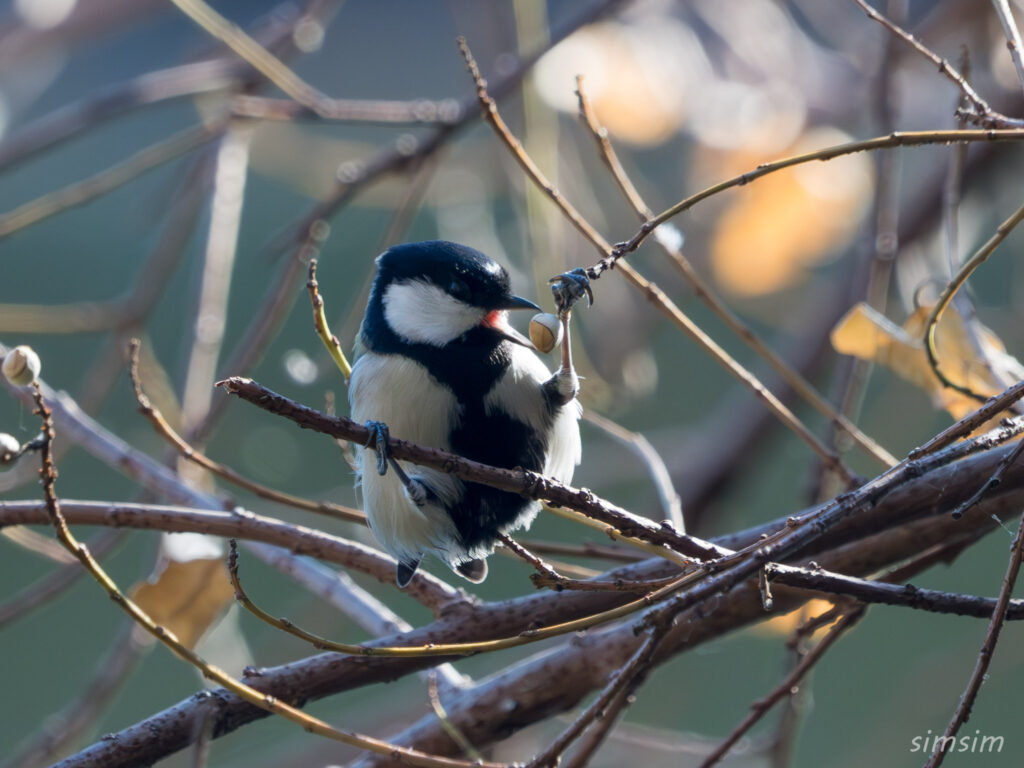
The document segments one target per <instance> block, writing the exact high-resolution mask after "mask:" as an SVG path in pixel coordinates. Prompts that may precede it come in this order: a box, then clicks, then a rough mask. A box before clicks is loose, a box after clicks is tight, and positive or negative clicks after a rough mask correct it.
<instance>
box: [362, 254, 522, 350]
mask: <svg viewBox="0 0 1024 768" xmlns="http://www.w3.org/2000/svg"><path fill="white" fill-rule="evenodd" d="M370 303H371V308H372V307H373V305H374V303H377V305H378V307H379V310H380V312H381V314H382V319H383V321H384V323H386V324H387V327H388V329H389V330H390V331H391V332H392V333H394V334H395V335H396V336H397V337H398V338H399V339H401V340H402V341H404V342H407V343H414V344H429V345H431V346H435V347H443V346H446V345H447V344H450V343H451V342H453V341H455V340H456V339H458V338H460V337H462V336H463V335H464V334H467V333H469V332H470V331H472V330H474V329H476V328H482V329H485V331H492V332H493V333H494V334H496V336H500V337H504V338H506V339H508V340H510V341H514V342H515V343H517V344H522V345H523V346H526V347H529V348H530V349H532V348H533V345H532V344H531V343H530V341H529V340H528V339H526V338H525V337H524V336H522V335H521V334H520V333H518V332H517V331H516V330H515V329H514V328H512V326H511V325H509V324H508V317H507V315H508V310H510V309H534V310H539V309H540V308H539V307H538V306H537V305H536V304H534V303H533V302H532V301H527V300H526V299H522V298H520V297H518V296H515V295H513V294H512V291H511V288H510V286H509V279H508V273H507V272H506V271H505V269H504V268H503V267H502V266H501V265H500V264H498V263H497V262H496V261H494V260H493V259H490V258H488V257H487V256H484V255H483V254H482V253H480V252H479V251H475V250H473V249H472V248H467V247H466V246H464V245H458V244H456V243H450V242H447V241H445V240H432V241H428V242H423V243H406V244H404V245H397V246H394V247H392V248H389V249H388V250H387V251H385V252H384V253H383V254H381V255H380V256H379V257H377V277H376V280H375V281H374V286H373V294H372V296H371V299H370Z"/></svg>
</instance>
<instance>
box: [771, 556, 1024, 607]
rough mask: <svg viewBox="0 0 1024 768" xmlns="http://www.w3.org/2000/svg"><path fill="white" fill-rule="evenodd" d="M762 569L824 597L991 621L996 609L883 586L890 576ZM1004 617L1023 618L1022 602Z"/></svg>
mask: <svg viewBox="0 0 1024 768" xmlns="http://www.w3.org/2000/svg"><path fill="white" fill-rule="evenodd" d="M765 570H766V571H767V573H768V579H769V580H770V581H774V582H777V583H779V584H786V585H787V586H790V587H798V588H800V589H809V590H814V591H816V592H821V593H824V594H826V595H841V596H844V597H851V598H853V599H855V600H857V601H859V602H862V603H878V604H881V605H898V606H903V607H905V608H913V609H916V610H921V611H930V612H932V613H945V614H953V615H956V616H974V617H976V618H979V619H987V618H990V617H991V616H992V612H993V611H994V610H995V608H996V600H995V598H990V597H977V596H976V595H961V594H956V593H954V592H941V591H939V590H936V589H922V588H921V587H915V586H914V585H913V584H889V583H886V582H887V581H889V580H890V579H893V578H894V576H893V575H891V574H890V575H888V576H886V577H885V579H886V581H869V580H866V579H858V578H855V577H853V576H845V575H843V574H840V573H831V572H829V571H826V570H824V569H813V568H799V567H797V566H793V565H782V564H781V563H769V564H768V565H767V566H765ZM1007 618H1008V619H1010V620H1013V621H1019V620H1021V619H1024V600H1013V601H1012V602H1011V604H1010V609H1009V612H1008V614H1007Z"/></svg>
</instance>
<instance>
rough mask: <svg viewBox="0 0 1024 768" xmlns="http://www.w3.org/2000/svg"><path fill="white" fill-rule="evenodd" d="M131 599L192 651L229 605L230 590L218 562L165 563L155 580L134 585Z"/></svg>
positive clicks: (225, 575)
mask: <svg viewBox="0 0 1024 768" xmlns="http://www.w3.org/2000/svg"><path fill="white" fill-rule="evenodd" d="M131 596H132V599H133V600H134V601H135V602H136V603H138V605H139V607H140V608H142V609H143V610H144V611H146V613H148V614H149V615H150V617H152V619H153V621H155V622H156V623H157V624H160V625H161V626H163V627H166V628H167V629H169V630H171V631H172V632H173V633H174V634H175V635H176V636H177V638H178V639H179V640H180V641H181V642H182V644H183V645H185V646H186V647H188V648H193V647H195V644H196V643H197V642H198V641H199V638H200V637H202V635H203V633H204V632H206V630H207V629H209V628H210V625H211V624H213V622H214V621H215V620H216V619H217V617H218V616H220V614H221V612H222V611H223V610H224V609H225V608H226V607H227V606H228V604H229V603H230V602H231V600H232V598H233V597H234V588H233V587H232V586H231V582H230V580H229V579H228V574H227V569H226V568H225V566H224V561H223V560H222V559H220V558H215V559H197V560H189V561H187V562H179V561H177V560H168V561H167V564H166V566H165V567H164V568H163V570H161V571H160V572H159V573H158V574H156V576H155V580H153V578H151V579H150V580H149V581H147V582H144V583H142V584H139V585H137V586H136V587H135V588H134V589H133V590H132V595H131Z"/></svg>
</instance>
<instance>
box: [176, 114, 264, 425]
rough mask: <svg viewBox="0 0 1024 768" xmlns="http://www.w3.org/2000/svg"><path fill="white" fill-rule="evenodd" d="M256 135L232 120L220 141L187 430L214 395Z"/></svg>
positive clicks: (196, 312)
mask: <svg viewBox="0 0 1024 768" xmlns="http://www.w3.org/2000/svg"><path fill="white" fill-rule="evenodd" d="M252 136H253V125H252V124H251V123H249V122H247V121H245V120H237V119H236V120H231V121H229V122H228V123H227V125H226V127H225V129H224V134H223V136H221V138H220V141H219V142H218V146H217V158H216V161H215V168H214V174H213V189H212V190H211V195H210V215H209V222H208V224H207V232H206V244H205V247H204V249H203V256H202V261H201V266H200V267H199V273H200V274H199V279H198V280H197V281H196V283H195V293H196V298H195V301H194V304H193V306H192V308H191V314H190V315H186V327H187V330H186V331H185V333H186V334H187V341H188V345H187V349H188V352H187V353H186V360H185V370H184V376H183V378H182V381H181V385H180V386H181V389H180V394H179V398H180V401H181V428H182V430H184V431H185V432H186V433H188V432H189V431H191V429H192V427H193V426H194V425H195V424H196V423H198V422H199V421H201V420H202V419H203V418H205V416H206V414H207V412H208V411H209V409H210V401H211V399H212V398H213V388H212V386H211V385H212V384H213V381H214V379H215V378H216V371H217V360H218V359H219V358H220V352H221V347H222V345H223V342H224V329H225V328H226V327H227V314H228V297H229V295H230V291H231V283H232V275H233V271H234V266H235V257H236V253H237V250H238V236H239V231H240V229H241V222H242V208H243V206H244V205H245V186H246V177H247V176H248V172H249V152H250V148H251V146H252Z"/></svg>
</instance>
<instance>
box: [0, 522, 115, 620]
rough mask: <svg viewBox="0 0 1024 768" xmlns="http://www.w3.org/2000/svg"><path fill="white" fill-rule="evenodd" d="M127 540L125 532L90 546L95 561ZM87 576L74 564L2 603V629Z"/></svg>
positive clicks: (108, 534) (106, 535)
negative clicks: (95, 558)
mask: <svg viewBox="0 0 1024 768" xmlns="http://www.w3.org/2000/svg"><path fill="white" fill-rule="evenodd" d="M123 540H124V531H106V532H104V533H101V534H100V535H99V536H97V537H96V538H95V540H93V541H90V542H89V543H88V545H87V546H88V547H89V550H90V551H91V552H92V553H93V555H94V556H95V557H103V556H104V555H106V554H107V553H108V552H110V551H111V550H112V549H113V548H114V547H116V546H117V545H118V544H120V543H121V542H122V541H123ZM51 541H52V539H51ZM84 575H85V571H83V570H82V567H81V566H80V565H79V564H78V562H77V561H74V562H71V563H68V564H66V565H62V566H61V567H60V568H58V569H57V570H56V571H54V572H53V573H50V574H48V575H46V576H44V577H43V578H41V579H39V580H38V581H36V582H34V583H32V584H29V585H28V586H27V587H25V588H24V589H22V590H21V591H20V592H18V593H17V594H16V595H14V596H13V597H11V598H8V599H7V600H6V601H4V602H3V603H0V629H3V628H4V627H5V626H6V625H8V624H12V623H14V622H15V621H18V620H19V619H21V618H22V617H24V616H25V615H27V614H28V613H30V612H31V611H34V610H35V609H36V608H38V607H39V606H41V605H44V604H46V603H48V602H49V601H51V600H53V599H54V598H55V597H57V596H58V595H60V594H62V593H63V592H65V591H67V589H68V588H70V587H71V586H73V585H74V584H75V583H76V582H77V581H78V580H79V579H80V578H81V577H82V576H84Z"/></svg>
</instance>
